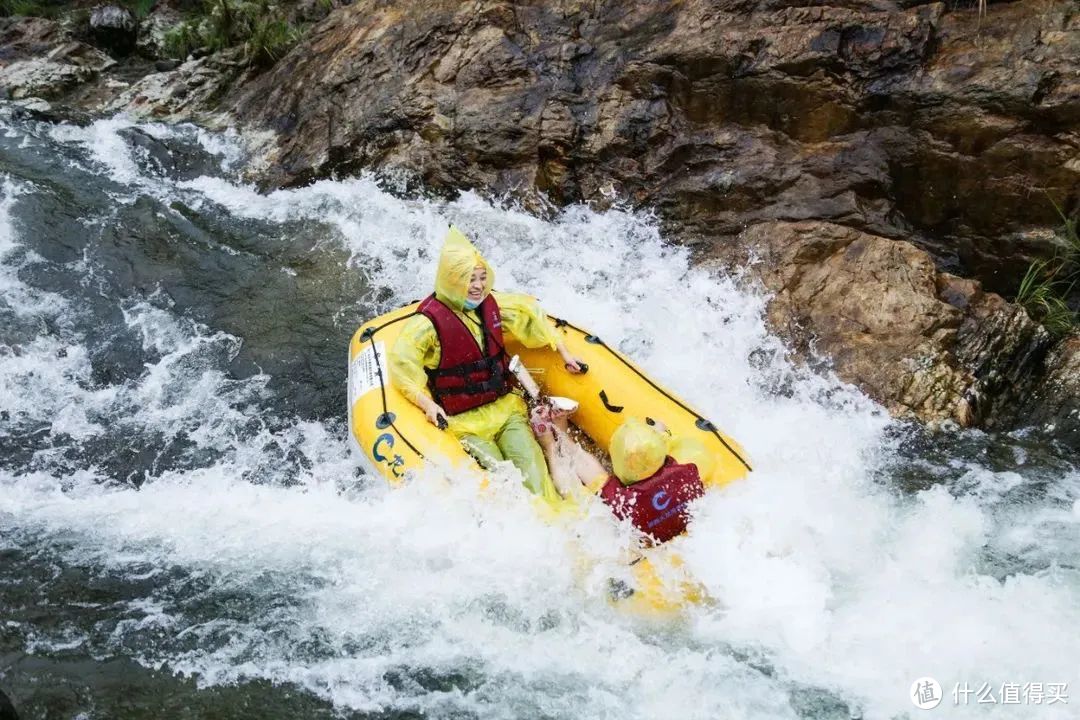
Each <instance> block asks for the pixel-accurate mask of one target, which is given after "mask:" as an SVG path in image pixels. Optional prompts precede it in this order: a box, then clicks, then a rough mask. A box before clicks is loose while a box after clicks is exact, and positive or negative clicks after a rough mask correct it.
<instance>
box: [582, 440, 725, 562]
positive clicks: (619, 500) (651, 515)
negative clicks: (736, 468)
mask: <svg viewBox="0 0 1080 720" xmlns="http://www.w3.org/2000/svg"><path fill="white" fill-rule="evenodd" d="M704 494H705V486H704V485H703V484H702V482H701V474H700V473H699V472H698V468H697V465H694V464H692V463H687V464H685V465H680V464H679V463H677V462H675V459H674V458H671V457H669V458H667V459H666V460H665V461H664V464H663V465H662V466H660V469H659V470H657V471H656V472H655V473H653V475H652V477H650V478H647V479H645V480H640V481H638V482H636V483H634V484H633V485H623V484H622V481H621V480H619V478H617V477H615V476H614V475H612V476H611V477H610V478H608V481H607V482H606V483H605V484H604V487H603V488H601V489H600V497H601V498H602V499H603V501H604V502H606V503H607V504H608V505H610V506H611V510H612V512H614V513H615V517H617V518H619V519H620V520H625V519H626V518H630V522H632V523H633V524H634V527H636V528H637V529H638V530H640V531H641V532H643V533H645V534H646V535H649V536H650V537H652V538H653V539H654V540H656V541H657V542H667V541H668V540H670V539H671V538H673V537H675V536H676V535H679V534H681V533H682V532H684V531H685V530H686V524H687V522H688V521H689V519H690V518H689V514H688V512H687V508H686V506H687V505H688V504H689V503H690V501H692V500H696V499H698V498H699V497H701V496H702V495H704Z"/></svg>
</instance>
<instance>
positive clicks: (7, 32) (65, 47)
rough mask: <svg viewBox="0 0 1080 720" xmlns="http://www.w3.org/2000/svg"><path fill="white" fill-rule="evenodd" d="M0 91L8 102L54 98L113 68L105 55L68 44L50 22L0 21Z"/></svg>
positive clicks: (81, 46)
mask: <svg viewBox="0 0 1080 720" xmlns="http://www.w3.org/2000/svg"><path fill="white" fill-rule="evenodd" d="M0 47H3V54H2V55H0V91H2V92H3V93H4V94H5V95H6V96H7V97H9V98H12V99H16V100H17V99H21V98H29V97H37V98H43V99H48V98H56V97H60V96H63V95H64V94H66V93H68V92H70V91H71V90H73V89H75V88H76V87H78V86H79V85H82V84H84V83H86V82H88V81H90V80H92V79H94V78H96V77H97V76H98V74H99V73H101V72H102V71H103V70H105V69H107V68H109V67H110V66H112V65H113V64H114V61H113V60H112V59H111V58H110V57H109V56H108V55H106V54H104V53H102V52H101V51H99V50H97V49H96V48H93V47H91V46H89V45H87V44H85V43H81V42H78V41H75V40H71V39H70V38H68V37H67V35H66V34H65V33H64V32H63V30H62V29H61V28H60V27H59V26H58V25H57V24H56V23H53V22H50V21H48V20H41V19H38V18H24V19H19V20H12V19H0Z"/></svg>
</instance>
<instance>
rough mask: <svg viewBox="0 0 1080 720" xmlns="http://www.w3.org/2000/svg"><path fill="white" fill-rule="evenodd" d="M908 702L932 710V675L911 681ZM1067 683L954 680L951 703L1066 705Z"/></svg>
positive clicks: (936, 698)
mask: <svg viewBox="0 0 1080 720" xmlns="http://www.w3.org/2000/svg"><path fill="white" fill-rule="evenodd" d="M910 693H911V694H910V697H911V702H912V703H913V704H914V705H915V707H917V708H919V709H920V710H933V709H934V708H936V707H937V706H938V705H940V704H941V701H942V694H943V693H942V690H941V685H940V684H939V683H938V681H937V680H935V679H934V678H932V677H921V678H919V679H918V680H916V681H915V682H913V683H911V691H910ZM1068 702H1069V684H1068V683H1063V682H1025V683H1018V682H1003V683H1000V684H992V683H988V682H980V683H974V684H972V683H969V682H966V681H965V682H958V683H956V684H955V685H954V686H953V690H952V704H953V705H954V706H960V705H1057V704H1059V703H1060V704H1062V705H1066V704H1068Z"/></svg>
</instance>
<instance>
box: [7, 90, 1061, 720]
mask: <svg viewBox="0 0 1080 720" xmlns="http://www.w3.org/2000/svg"><path fill="white" fill-rule="evenodd" d="M0 126H2V127H0V321H2V324H0V406H2V411H0V613H2V615H0V689H3V690H4V691H5V692H7V693H8V694H9V695H11V697H12V698H13V700H14V701H15V704H16V706H17V707H18V708H19V710H20V712H21V714H22V715H23V717H24V718H80V719H83V720H89V719H91V718H102V719H104V718H110V719H111V718H125V719H126V718H149V717H154V718H158V717H169V718H172V717H182V718H188V717H190V718H196V717H219V718H296V717H305V718H307V717H312V718H319V717H322V718H331V717H335V718H336V717H346V718H413V717H432V718H618V719H619V720H624V719H625V720H629V719H630V718H650V719H651V718H702V719H706V718H708V719H710V720H711V719H714V718H821V719H825V718H829V719H832V718H837V719H839V718H850V717H865V718H898V717H904V716H905V714H907V715H910V716H912V717H915V716H917V715H918V714H920V713H922V712H924V711H922V710H919V709H917V708H916V707H915V706H914V705H913V702H912V696H911V690H912V683H913V682H914V681H915V680H916V679H917V678H920V677H927V676H928V677H933V678H935V679H936V680H937V681H938V682H939V683H940V685H941V687H942V694H943V695H944V699H943V701H942V704H941V706H940V707H939V708H938V709H937V710H935V711H934V712H937V713H942V714H944V715H945V716H948V717H972V718H996V717H1008V718H1048V719H1049V718H1068V717H1080V677H1078V675H1080V640H1078V637H1080V635H1078V628H1080V472H1078V469H1077V456H1076V454H1075V453H1074V451H1073V450H1070V449H1069V448H1063V447H1060V446H1059V445H1056V444H1055V443H1054V442H1053V441H1052V440H1051V439H1049V438H1048V437H1047V436H1045V435H1044V434H1043V433H1042V431H1041V429H1039V428H1034V429H1030V430H1027V431H1022V432H1016V433H1012V434H1009V435H993V436H991V435H985V434H983V433H979V432H973V431H957V430H948V429H946V430H943V431H941V432H938V433H934V434H927V433H925V432H921V431H919V430H917V429H915V428H912V427H909V426H905V425H902V424H899V423H896V422H893V421H891V420H890V419H889V418H888V417H887V415H886V414H884V412H883V411H882V410H881V409H880V408H879V407H877V406H876V405H875V404H874V403H872V402H871V401H869V400H868V399H867V398H865V397H864V396H862V395H861V394H860V393H859V392H858V391H857V390H855V389H853V388H851V387H848V386H845V385H843V384H842V383H840V382H838V381H836V380H835V378H833V377H831V376H830V375H829V374H828V372H827V371H815V372H811V371H808V370H805V369H799V368H798V367H796V366H794V365H793V364H792V363H791V362H790V361H789V359H788V357H787V355H786V353H785V350H784V347H783V345H782V343H780V342H779V341H778V340H777V339H776V338H775V337H773V336H772V335H770V333H769V332H768V330H767V329H766V328H765V326H764V324H763V322H762V313H763V308H764V298H763V297H762V296H761V295H760V294H759V293H757V292H755V291H754V290H753V288H752V287H750V286H748V284H747V283H746V282H744V281H743V280H742V279H741V278H739V277H737V276H732V275H726V274H721V273H718V272H717V271H715V270H711V271H710V270H708V269H706V268H703V267H699V266H693V265H691V263H690V258H689V256H688V254H687V252H686V251H685V250H683V249H679V248H672V247H669V246H667V245H665V244H664V242H663V239H662V237H661V234H660V231H659V230H658V224H657V223H656V222H655V221H654V219H653V218H651V217H649V216H648V215H645V214H641V213H632V212H627V211H620V210H611V211H608V212H605V213H596V212H592V211H590V210H588V209H585V208H580V207H578V208H569V209H567V210H565V211H563V212H561V213H560V214H558V215H557V216H556V217H555V218H554V219H551V220H541V219H538V218H536V217H533V216H530V215H528V214H525V213H523V212H520V211H517V210H515V209H513V208H508V207H505V206H501V205H498V204H493V203H491V202H488V201H485V200H483V199H481V198H479V197H477V196H474V195H471V194H465V195H463V196H462V197H460V198H459V199H457V200H455V201H453V202H445V201H439V200H434V199H430V198H425V197H423V196H421V195H417V194H416V193H415V192H410V191H407V190H406V189H405V188H404V186H397V185H395V184H394V182H392V181H391V180H387V179H381V180H379V179H373V178H365V179H350V180H342V181H324V182H319V183H316V184H314V185H311V186H309V187H306V188H303V189H297V190H289V191H279V192H274V193H270V194H259V193H258V192H256V191H255V189H254V188H253V187H251V186H249V185H246V184H245V182H244V180H243V178H244V171H245V169H246V167H247V163H248V159H247V154H246V151H245V146H244V141H243V139H242V138H239V137H236V136H231V135H228V134H211V133H207V132H204V131H202V130H199V129H197V128H194V127H168V126H163V125H154V124H135V123H133V122H130V121H128V120H125V119H122V118H117V119H111V120H100V121H98V122H95V123H93V124H92V125H89V126H85V127H80V126H75V125H68V124H47V123H43V122H39V121H36V120H33V119H31V118H28V117H26V116H25V115H22V114H20V113H18V112H15V111H14V110H12V109H10V108H6V109H4V110H3V111H2V112H0ZM447 222H454V223H456V224H458V225H459V226H461V227H462V228H463V229H464V230H465V231H466V233H467V234H469V235H470V236H471V237H473V238H475V239H476V241H477V243H478V245H479V246H480V247H481V248H482V249H483V250H484V251H485V253H486V254H487V255H488V257H489V259H490V260H491V262H492V264H493V265H494V267H495V269H496V274H497V285H498V287H501V288H504V289H519V290H524V291H528V292H530V293H532V294H534V295H537V296H538V297H539V298H540V299H541V301H542V303H543V305H544V306H545V307H546V308H547V309H548V310H549V312H552V313H554V314H558V315H561V316H565V317H568V318H570V319H572V320H573V321H575V322H576V323H578V324H580V325H583V326H585V327H588V328H590V329H592V330H593V331H595V332H597V333H599V334H600V335H601V336H602V337H604V339H605V340H606V341H608V342H609V343H612V344H615V345H616V346H618V347H619V348H621V349H622V350H623V351H624V352H626V353H627V354H629V355H630V356H631V357H633V358H634V359H635V360H637V361H638V362H639V363H640V364H642V365H643V366H645V367H646V368H648V369H649V370H650V371H651V372H653V373H654V374H655V375H656V376H657V377H658V378H659V379H660V380H661V381H663V382H664V383H666V384H667V385H669V386H670V387H672V388H673V389H675V390H676V391H677V392H679V393H680V394H682V395H683V396H685V397H687V398H689V399H691V400H692V401H693V402H694V404H696V405H697V406H698V407H700V408H701V409H703V410H704V411H705V413H706V414H707V415H708V416H710V417H711V418H712V419H713V420H714V421H715V422H717V423H718V424H719V425H720V426H722V427H723V428H725V430H727V431H728V432H729V433H730V434H731V435H732V436H734V437H735V438H737V439H738V440H739V441H740V442H742V443H743V444H744V446H745V448H746V450H747V451H748V453H749V455H750V457H751V458H752V460H753V464H754V466H755V472H754V473H753V474H752V475H751V476H750V478H749V480H747V481H746V482H743V483H739V484H737V485H736V486H733V487H730V488H729V489H728V490H726V491H724V492H723V493H718V494H716V495H714V496H712V497H709V498H707V499H706V500H705V501H703V502H702V503H701V506H700V507H699V509H698V514H697V517H696V519H695V524H694V528H693V533H692V534H691V535H690V536H689V537H687V538H685V539H683V540H682V541H681V542H682V554H683V556H684V558H685V560H686V565H687V568H688V570H689V572H691V573H692V574H693V576H694V577H696V578H697V579H698V580H699V581H701V582H702V583H704V584H705V586H706V587H707V588H708V589H709V592H710V594H711V595H712V596H713V597H714V598H715V602H714V603H713V604H712V605H710V606H708V607H699V608H694V609H691V610H690V611H688V612H687V613H685V615H684V616H682V617H680V618H677V619H673V620H669V621H664V622H651V621H645V620H642V619H636V618H633V617H629V616H626V615H624V614H621V613H618V612H614V611H613V610H612V609H611V607H610V606H609V605H608V603H607V601H606V584H605V582H604V580H605V579H606V576H605V571H604V570H603V567H604V562H606V561H607V560H606V558H609V557H611V558H613V557H614V556H615V555H616V554H617V552H616V550H614V549H613V548H614V547H615V546H618V545H619V544H620V543H625V542H626V538H625V535H624V533H622V532H621V530H620V529H619V528H618V527H617V526H615V525H614V523H612V522H610V521H609V520H608V519H607V518H606V517H601V516H599V515H596V516H593V517H591V518H589V519H588V520H587V521H585V522H587V523H588V532H586V533H584V537H585V539H584V540H583V543H584V547H585V550H584V552H586V553H591V554H592V555H593V556H594V557H593V559H594V560H596V561H597V562H598V563H599V567H600V568H601V570H599V571H594V572H591V573H589V574H587V575H586V576H584V577H583V576H582V573H581V572H580V571H579V570H578V569H577V563H576V562H575V554H574V553H575V552H577V553H580V552H582V550H581V549H580V548H579V549H578V550H576V551H571V550H569V549H568V546H567V543H566V538H565V537H564V536H563V534H561V533H562V531H559V530H557V529H555V528H551V527H548V526H546V525H544V524H543V523H542V522H540V521H539V520H538V519H537V518H536V517H535V516H534V515H533V514H532V511H531V510H529V509H528V506H527V505H526V503H525V502H524V501H523V498H522V497H521V496H520V494H519V493H520V490H519V489H518V488H516V487H515V486H514V483H513V482H512V481H509V482H507V483H506V484H505V485H504V486H503V487H502V488H501V489H500V491H499V493H497V494H496V497H495V498H493V499H492V500H491V501H489V502H483V503H480V502H477V501H476V500H475V496H474V488H473V487H472V485H470V479H469V478H456V479H455V480H456V482H455V483H454V484H453V485H452V486H451V488H450V489H449V490H447V489H446V488H445V487H444V485H445V483H444V482H443V481H442V479H440V478H421V479H419V480H417V481H416V482H415V483H413V484H411V485H409V486H407V487H405V488H403V489H400V490H396V491H389V490H387V488H386V487H384V485H383V483H382V482H381V481H380V480H379V479H378V478H377V477H373V476H371V475H369V474H368V473H367V472H366V471H365V469H364V468H363V465H362V461H361V460H360V459H359V458H358V457H357V456H354V455H353V453H352V450H351V448H350V443H349V440H348V435H347V432H346V427H345V414H346V408H345V370H346V368H345V356H346V347H347V342H348V339H349V337H350V335H351V334H352V332H353V330H354V329H355V328H356V327H357V326H358V325H359V324H360V323H361V322H362V321H363V320H364V319H365V318H368V317H370V316H372V315H374V314H378V313H381V312H384V311H386V310H387V309H390V308H392V307H395V306H397V305H400V304H402V303H404V302H406V301H409V300H413V299H416V298H418V297H421V296H423V295H424V294H426V293H427V292H428V291H429V288H430V287H431V283H432V278H433V272H434V261H435V258H436V256H437V252H438V247H439V241H440V239H441V237H442V234H443V232H444V231H445V227H446V224H447ZM508 480H509V478H508ZM612 562H614V560H612ZM609 570H610V571H611V573H616V572H617V568H614V567H612V568H609ZM1039 683H1041V684H1042V685H1041V686H1040V685H1037V684H1039ZM1062 683H1068V684H1069V686H1068V688H1067V689H1064V693H1065V694H1070V693H1071V694H1074V695H1077V697H1069V698H1068V702H1060V701H1057V702H1052V700H1053V698H1052V697H1051V696H1052V695H1060V694H1062V692H1063V689H1062V688H1061V687H1060V684H1062ZM984 684H985V685H986V686H987V687H989V688H990V690H991V692H990V694H989V696H988V695H987V693H986V691H985V689H984V688H983V685H984ZM958 685H959V686H960V688H961V690H962V689H963V688H965V687H969V688H971V689H972V690H979V689H983V692H982V697H981V698H980V697H979V696H977V695H976V694H975V693H971V694H970V695H969V694H966V693H964V692H962V691H961V692H959V693H958V694H956V695H954V692H953V691H954V690H956V689H957V686H958ZM1013 686H1016V688H1017V689H1016V692H1017V693H1018V696H1017V697H1018V702H1016V703H1012V702H1002V701H1003V700H1012V693H1013ZM1051 686H1055V687H1053V688H1052V687H1051ZM1039 690H1041V691H1042V697H1040V695H1039V692H1038V691H1039ZM988 697H992V698H993V699H995V700H997V703H995V704H989V702H988ZM979 699H981V700H982V701H983V702H978V700H979Z"/></svg>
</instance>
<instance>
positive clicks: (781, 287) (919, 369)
mask: <svg viewBox="0 0 1080 720" xmlns="http://www.w3.org/2000/svg"><path fill="white" fill-rule="evenodd" d="M739 240H740V242H739V243H738V244H737V247H738V248H739V250H738V252H739V253H740V254H741V260H743V261H744V262H748V263H751V264H753V265H754V267H755V269H756V271H757V272H756V273H755V275H756V276H757V277H759V278H760V279H761V281H762V282H763V283H764V285H765V287H766V288H767V289H768V290H769V291H771V293H772V298H771V300H770V303H769V310H768V312H769V319H770V321H771V323H772V325H773V326H774V327H776V328H778V329H779V330H781V331H782V332H784V333H785V334H786V335H787V336H788V337H790V338H792V339H793V340H794V343H795V348H796V349H797V350H799V351H800V352H801V353H803V354H804V355H822V356H825V357H827V358H829V360H830V364H831V366H832V368H833V369H834V370H835V371H836V373H837V375H838V376H839V377H840V378H841V379H843V380H846V381H848V382H852V383H855V384H857V385H859V386H860V387H862V388H863V389H864V390H866V392H867V393H868V394H869V395H870V396H871V397H874V398H875V399H877V400H879V401H880V402H882V403H883V404H885V405H886V406H887V407H889V409H890V410H891V411H892V412H893V413H895V414H898V415H914V416H916V417H919V418H921V419H923V420H953V421H955V422H958V423H959V424H961V425H965V426H968V425H975V424H979V425H983V426H990V427H995V426H999V427H1007V426H1011V425H1013V424H1015V423H1017V422H1019V421H1023V420H1024V419H1025V416H1026V415H1027V413H1028V411H1027V410H1026V409H1025V407H1024V406H1025V405H1027V403H1028V399H1029V398H1030V397H1032V396H1033V395H1034V394H1035V393H1036V392H1038V391H1040V390H1042V389H1044V388H1048V385H1047V383H1050V382H1053V381H1052V380H1051V379H1050V378H1049V377H1047V369H1048V367H1055V368H1056V367H1057V366H1056V365H1055V364H1054V363H1053V362H1051V363H1048V362H1047V355H1048V353H1049V352H1050V350H1051V348H1052V347H1053V346H1054V339H1053V338H1051V337H1050V335H1048V334H1047V332H1046V331H1045V330H1044V329H1043V328H1042V326H1040V325H1039V324H1037V323H1035V322H1033V321H1032V320H1031V319H1030V318H1029V317H1028V315H1027V313H1026V312H1025V311H1024V310H1023V309H1021V308H1018V307H1016V306H1015V305H1012V304H1010V303H1007V302H1005V301H1004V300H1003V299H1002V298H1001V296H999V295H997V294H995V293H990V292H985V291H984V290H983V289H982V288H981V287H980V285H979V283H978V282H976V281H973V280H965V279H962V278H958V277H956V276H954V275H950V274H948V273H944V272H940V271H939V270H938V269H937V268H936V266H935V264H934V261H933V259H932V258H931V257H930V255H929V254H928V253H926V252H925V251H924V250H921V249H919V248H917V247H915V246H914V245H912V244H911V243H908V242H904V241H897V240H891V239H889V238H884V237H880V236H876V235H870V234H867V233H864V232H860V231H858V230H854V229H852V228H848V227H844V226H841V225H836V224H834V223H823V222H798V223H791V222H784V221H773V222H767V223H761V224H759V225H755V226H753V227H751V228H749V229H747V230H746V231H744V232H743V233H742V234H741V235H740V238H739ZM732 259H734V258H731V257H729V258H726V260H728V261H730V260H732ZM1055 372H1056V370H1055ZM1078 389H1080V388H1078ZM1077 398H1080V395H1074V396H1073V401H1074V402H1075V400H1076V399H1077Z"/></svg>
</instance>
